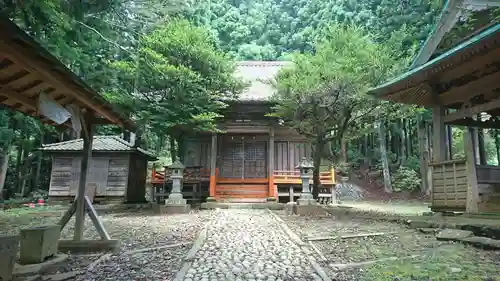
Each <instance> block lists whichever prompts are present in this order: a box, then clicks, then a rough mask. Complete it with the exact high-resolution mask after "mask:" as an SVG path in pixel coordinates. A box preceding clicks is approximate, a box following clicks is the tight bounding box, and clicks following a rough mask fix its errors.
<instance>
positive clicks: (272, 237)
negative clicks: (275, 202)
mask: <svg viewBox="0 0 500 281" xmlns="http://www.w3.org/2000/svg"><path fill="white" fill-rule="evenodd" d="M225 280H231V281H240V280H241V281H242V280H249V281H256V280H268V281H285V280H304V281H307V280H314V281H316V280H321V278H320V277H319V276H318V275H317V274H316V272H315V270H314V269H313V267H312V266H311V263H310V261H309V260H308V258H307V256H306V255H305V253H304V252H303V251H302V250H301V248H300V247H299V246H297V245H296V244H294V243H293V242H292V241H291V240H290V239H289V238H288V236H287V234H286V233H285V232H284V231H283V230H282V228H281V227H280V225H279V222H278V221H277V220H276V219H275V218H274V217H272V216H271V215H270V214H269V213H268V212H267V211H266V210H232V209H228V210H219V211H218V212H217V213H216V214H215V215H214V219H213V220H212V221H211V222H210V223H209V227H208V231H207V239H206V240H205V243H204V244H203V246H202V247H201V249H200V250H199V251H198V253H197V254H196V257H195V260H194V261H193V263H192V265H191V268H190V269H189V270H188V272H187V274H186V275H185V276H184V281H225Z"/></svg>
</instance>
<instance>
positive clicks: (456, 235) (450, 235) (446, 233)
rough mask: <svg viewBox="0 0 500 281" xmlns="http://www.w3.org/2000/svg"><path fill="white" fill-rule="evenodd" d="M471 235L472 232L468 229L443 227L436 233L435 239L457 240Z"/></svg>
mask: <svg viewBox="0 0 500 281" xmlns="http://www.w3.org/2000/svg"><path fill="white" fill-rule="evenodd" d="M473 235H474V233H472V231H468V230H459V229H443V230H441V231H440V232H439V233H438V235H437V236H436V239H437V240H441V241H457V240H459V239H463V238H467V237H471V236H473Z"/></svg>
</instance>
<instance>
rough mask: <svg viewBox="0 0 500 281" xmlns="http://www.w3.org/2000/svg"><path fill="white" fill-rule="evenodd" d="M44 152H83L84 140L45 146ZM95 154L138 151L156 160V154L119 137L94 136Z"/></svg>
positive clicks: (93, 147) (43, 147)
mask: <svg viewBox="0 0 500 281" xmlns="http://www.w3.org/2000/svg"><path fill="white" fill-rule="evenodd" d="M40 150H42V151H47V152H63V151H82V150H83V139H76V140H69V141H63V142H58V143H51V144H44V145H42V147H41V148H40ZM92 151H93V152H107V151H109V152H112V151H113V152H116V151H123V152H134V151H137V152H139V153H141V154H144V155H146V156H148V157H149V158H151V159H152V158H154V159H156V156H155V155H154V153H152V152H149V151H147V150H144V149H142V148H140V147H134V146H133V145H132V144H131V143H129V142H127V141H126V140H124V139H121V138H120V137H117V136H94V140H93V142H92Z"/></svg>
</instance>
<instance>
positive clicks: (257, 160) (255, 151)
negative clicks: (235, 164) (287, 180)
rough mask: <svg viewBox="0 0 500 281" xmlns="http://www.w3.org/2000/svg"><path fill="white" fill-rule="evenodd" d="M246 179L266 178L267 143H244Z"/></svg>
mask: <svg viewBox="0 0 500 281" xmlns="http://www.w3.org/2000/svg"><path fill="white" fill-rule="evenodd" d="M244 150H245V159H244V177H245V178H266V176H267V169H266V143H265V142H263V141H256V142H253V141H249V142H244Z"/></svg>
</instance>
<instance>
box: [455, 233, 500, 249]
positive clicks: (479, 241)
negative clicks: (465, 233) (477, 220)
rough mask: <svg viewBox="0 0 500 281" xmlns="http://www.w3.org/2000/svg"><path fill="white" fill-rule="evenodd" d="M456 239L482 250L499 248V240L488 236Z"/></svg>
mask: <svg viewBox="0 0 500 281" xmlns="http://www.w3.org/2000/svg"><path fill="white" fill-rule="evenodd" d="M457 241H460V242H463V243H465V244H470V245H472V246H474V247H477V248H481V249H484V250H500V240H496V239H491V238H488V237H480V236H470V237H465V238H459V239H457Z"/></svg>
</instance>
